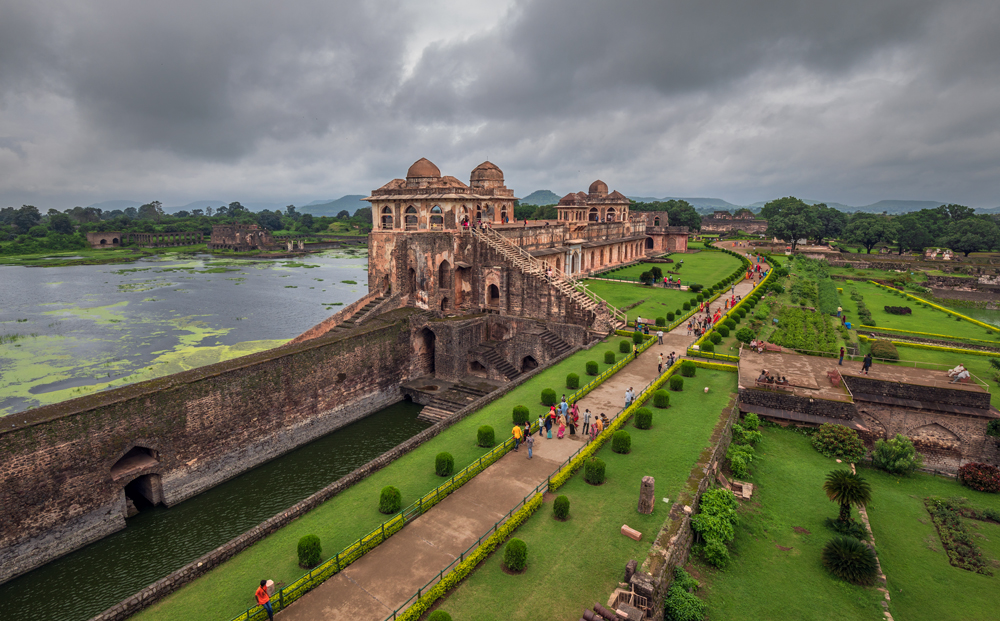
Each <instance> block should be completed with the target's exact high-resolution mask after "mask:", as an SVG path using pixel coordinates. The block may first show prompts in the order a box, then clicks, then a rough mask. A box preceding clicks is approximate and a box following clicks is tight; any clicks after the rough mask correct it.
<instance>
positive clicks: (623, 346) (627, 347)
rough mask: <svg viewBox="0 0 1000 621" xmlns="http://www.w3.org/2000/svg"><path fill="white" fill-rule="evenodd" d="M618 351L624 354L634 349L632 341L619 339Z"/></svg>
mask: <svg viewBox="0 0 1000 621" xmlns="http://www.w3.org/2000/svg"><path fill="white" fill-rule="evenodd" d="M618 351H620V352H621V353H623V354H627V353H629V352H630V351H632V343H629V342H628V341H618Z"/></svg>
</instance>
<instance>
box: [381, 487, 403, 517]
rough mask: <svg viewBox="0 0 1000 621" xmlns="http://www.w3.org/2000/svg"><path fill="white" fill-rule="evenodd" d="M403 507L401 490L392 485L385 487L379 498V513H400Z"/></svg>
mask: <svg viewBox="0 0 1000 621" xmlns="http://www.w3.org/2000/svg"><path fill="white" fill-rule="evenodd" d="M402 508H403V495H402V494H400V493H399V490H398V489H396V488H395V487H393V486H391V485H387V486H385V487H383V488H382V493H381V494H380V495H379V499H378V510H379V513H385V514H386V515H390V514H393V513H398V512H399V510H400V509H402Z"/></svg>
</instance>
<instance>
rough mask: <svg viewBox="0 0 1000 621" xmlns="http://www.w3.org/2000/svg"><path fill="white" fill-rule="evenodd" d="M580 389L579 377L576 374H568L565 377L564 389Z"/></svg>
mask: <svg viewBox="0 0 1000 621" xmlns="http://www.w3.org/2000/svg"><path fill="white" fill-rule="evenodd" d="M579 387H580V376H579V375H577V374H576V373H570V374H569V375H567V376H566V388H569V389H570V390H576V389H577V388H579Z"/></svg>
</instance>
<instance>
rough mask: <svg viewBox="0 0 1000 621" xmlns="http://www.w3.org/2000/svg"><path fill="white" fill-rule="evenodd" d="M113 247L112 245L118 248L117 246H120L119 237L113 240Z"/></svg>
mask: <svg viewBox="0 0 1000 621" xmlns="http://www.w3.org/2000/svg"><path fill="white" fill-rule="evenodd" d="M111 245H112V246H117V245H118V238H117V237H115V238H113V239H112V240H111Z"/></svg>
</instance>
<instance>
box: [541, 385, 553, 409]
mask: <svg viewBox="0 0 1000 621" xmlns="http://www.w3.org/2000/svg"><path fill="white" fill-rule="evenodd" d="M555 404H556V391H554V390H552V389H551V388H546V389H545V390H543V391H542V405H555Z"/></svg>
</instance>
